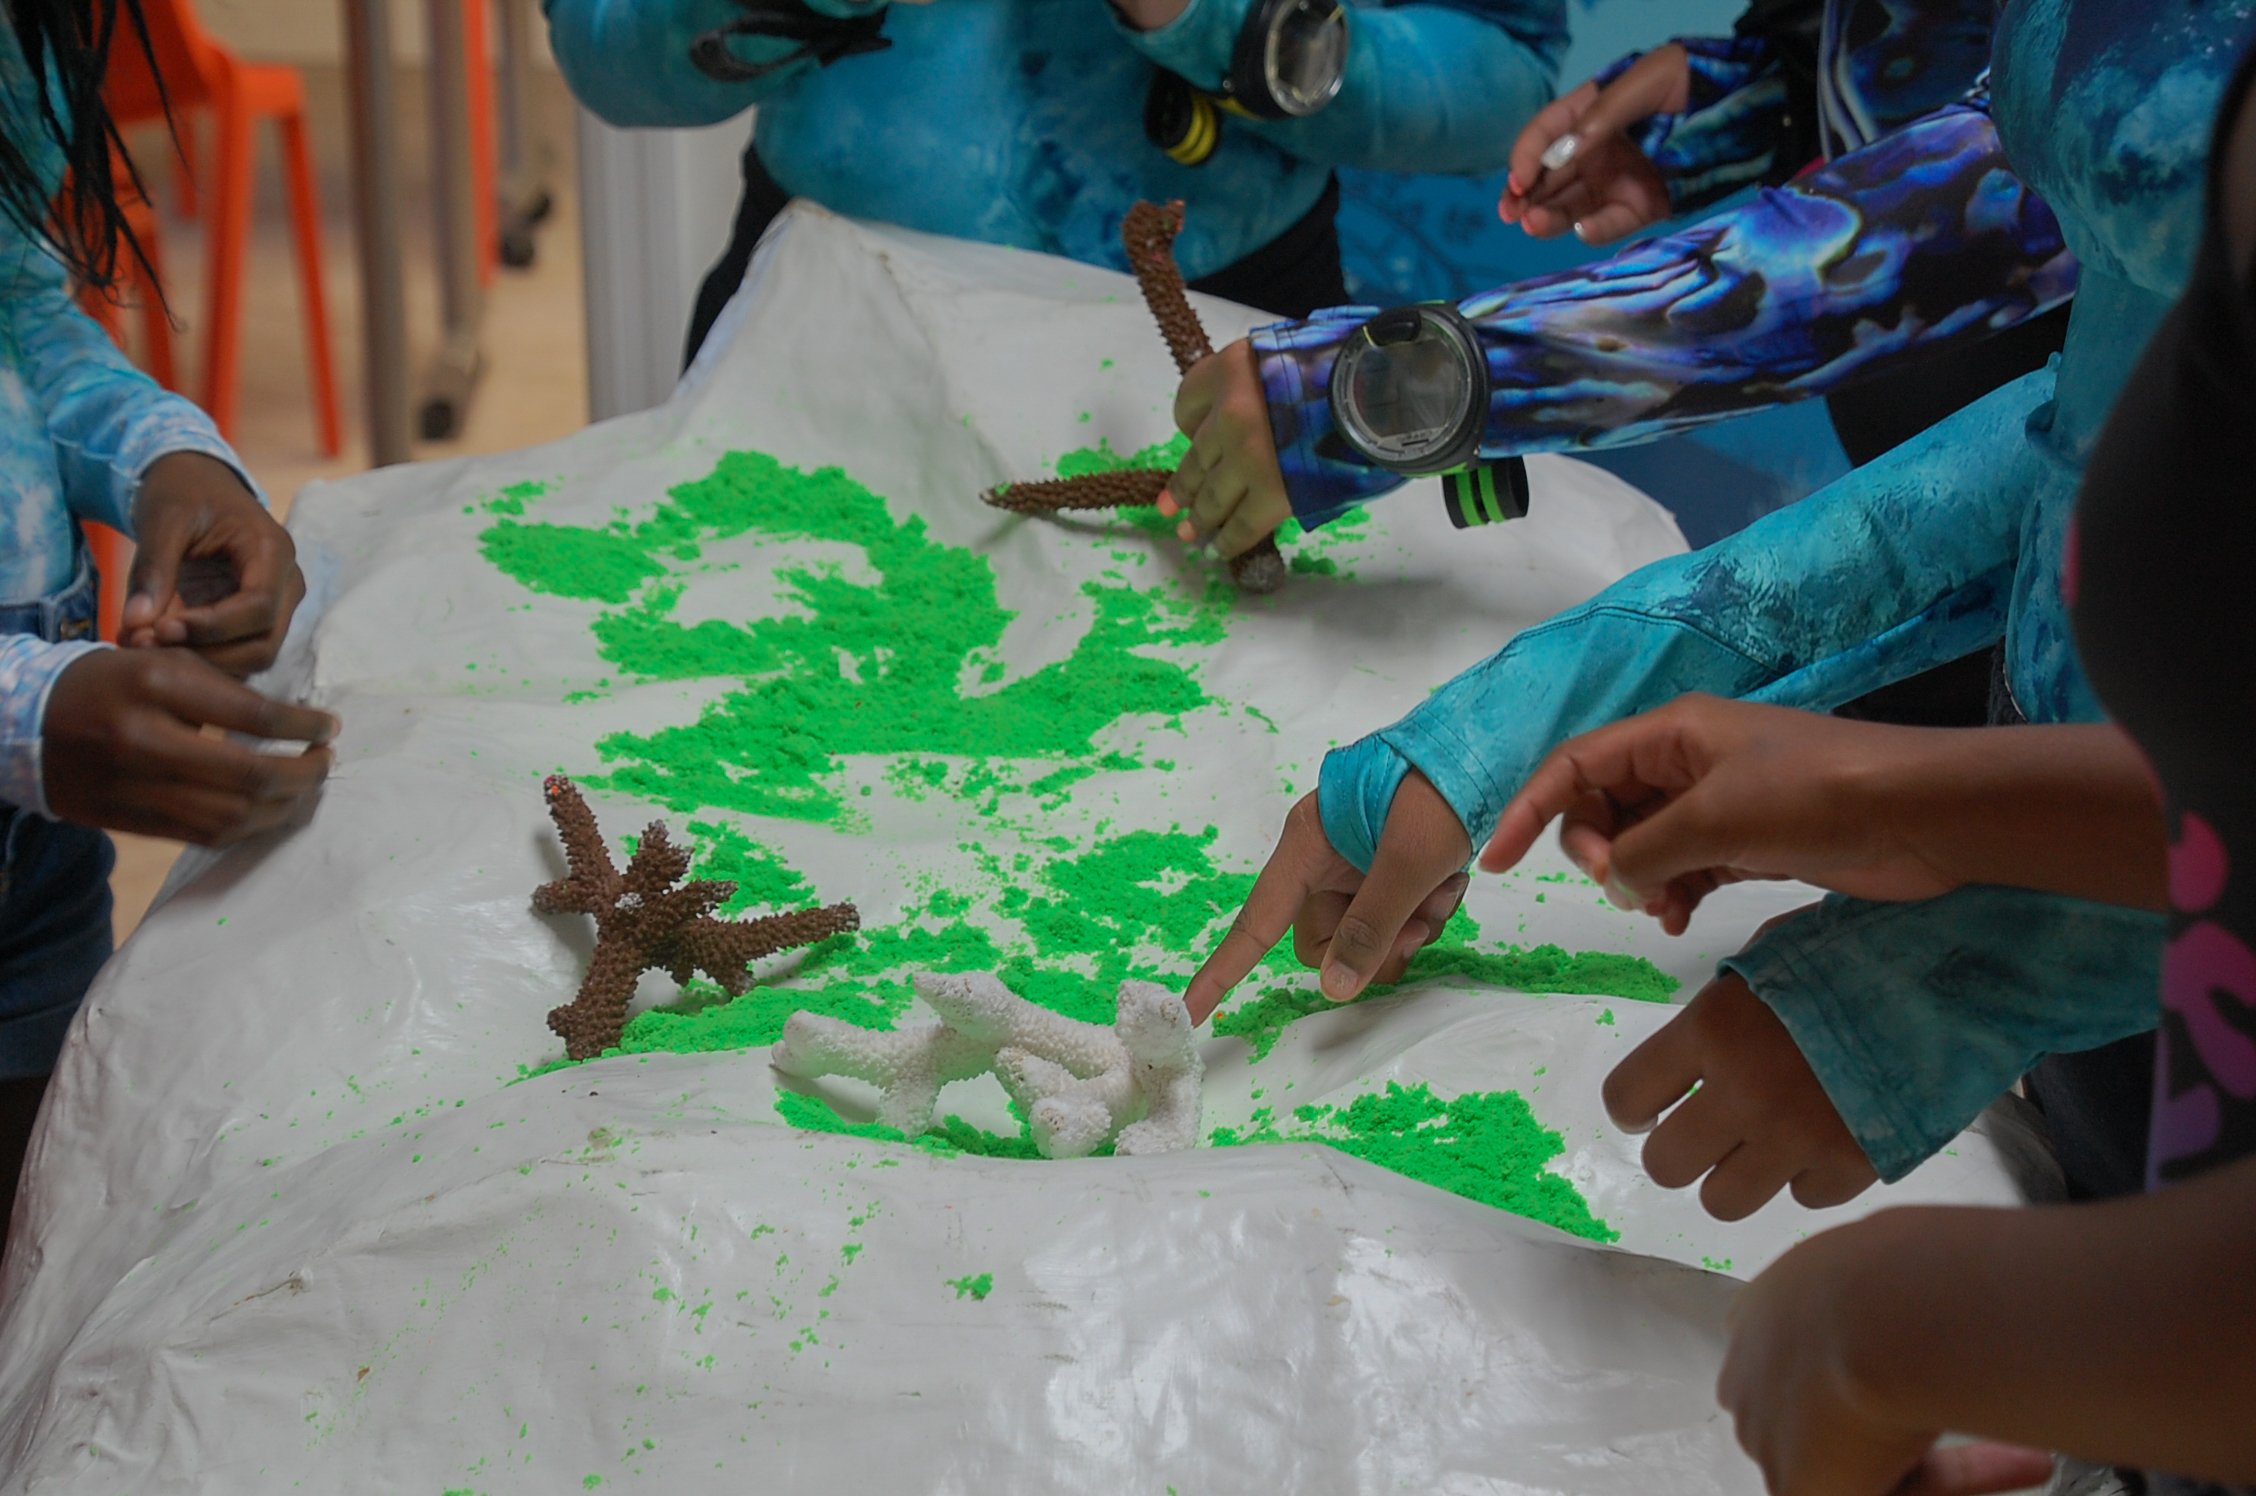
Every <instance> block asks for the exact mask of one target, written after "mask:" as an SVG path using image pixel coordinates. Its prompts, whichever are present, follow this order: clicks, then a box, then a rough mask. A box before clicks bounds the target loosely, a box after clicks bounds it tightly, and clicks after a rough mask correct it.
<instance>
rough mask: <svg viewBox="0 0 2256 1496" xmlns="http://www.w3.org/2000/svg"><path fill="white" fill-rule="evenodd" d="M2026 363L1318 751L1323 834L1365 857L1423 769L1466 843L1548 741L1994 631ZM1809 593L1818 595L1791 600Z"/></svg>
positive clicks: (1837, 681) (1814, 687)
mask: <svg viewBox="0 0 2256 1496" xmlns="http://www.w3.org/2000/svg"><path fill="white" fill-rule="evenodd" d="M2052 387H2053V377H2052V374H2051V372H2050V371H2049V370H2045V371H2039V372H2037V373H2034V374H2030V375H2027V376H2025V377H2024V378H2021V379H2018V380H2016V381H2014V382H2013V383H2011V384H2009V385H2006V386H2005V387H2003V388H2002V389H1999V390H1996V391H1993V392H1992V393H1991V394H1989V395H1987V396H1985V397H1984V398H1983V399H1981V400H1979V401H1976V402H1975V403H1974V404H1972V405H1970V406H1968V407H1967V408H1966V409H1964V410H1962V411H1960V412H1958V413H1957V414H1956V415H1954V416H1952V417H1950V418H1949V419H1948V420H1945V421H1942V422H1940V423H1938V424H1937V425H1936V426H1934V427H1933V428H1931V429H1930V430H1929V431H1927V432H1925V433H1923V434H1922V435H1920V436H1919V437H1916V438H1914V439H1913V440H1911V441H1909V442H1906V443H1905V444H1904V445H1902V446H1901V447H1898V448H1896V449H1895V450H1894V451H1893V452H1890V453H1888V454H1887V455H1886V456H1884V457H1882V458H1880V459H1879V460H1877V461H1875V462H1872V463H1869V464H1867V465H1866V466H1864V467H1861V468H1859V469H1857V470H1856V471H1855V472H1853V473H1850V474H1849V475H1848V476H1846V477H1844V478H1842V479H1840V480H1839V481H1837V482H1835V483H1833V484H1830V485H1828V486H1827V487H1826V488H1824V489H1822V490H1820V491H1819V492H1818V493H1816V494H1814V495H1812V496H1811V497H1809V498H1807V499H1804V500H1803V501H1802V502H1801V503H1799V504H1795V505H1792V506H1790V507H1788V508H1785V509H1781V510H1779V511H1777V512H1776V513H1774V514H1770V515H1766V516H1765V517H1763V518H1762V519H1760V520H1758V521H1756V522H1755V523H1754V524H1752V525H1750V526H1748V527H1747V528H1746V529H1745V530H1742V531H1740V532H1739V533H1738V534H1736V535H1732V536H1729V537H1727V538H1726V539H1724V540H1722V541H1719V542H1717V543H1716V544H1714V545H1712V546H1709V547H1707V548H1706V549H1704V550H1700V551H1694V552H1691V553H1689V554H1687V555H1682V556H1673V557H1670V558H1668V559H1666V560H1663V561H1658V562H1655V563H1653V564H1652V565H1650V566H1646V567H1642V568H1640V569H1639V570H1637V571H1635V572H1632V573H1631V574H1630V575H1629V576H1627V577H1624V578H1623V579H1622V580H1621V581H1619V582H1616V583H1615V584H1614V585H1613V586H1611V587H1608V588H1607V589H1605V590H1604V591H1603V592H1600V593H1599V594H1598V595H1597V596H1596V597H1593V598H1592V599H1591V600H1590V601H1588V602H1587V603H1584V604H1582V605H1581V606H1580V607H1577V608H1571V609H1569V610H1568V611H1566V612H1564V613H1561V614H1560V615H1558V616H1557V617H1556V618H1553V619H1551V620H1549V621H1548V622H1545V623H1541V624H1538V625H1536V626H1535V627H1533V628H1530V629H1527V630H1525V631H1523V632H1522V633H1520V634H1519V635H1518V636H1517V637H1515V638H1514V639H1513V640H1512V641H1511V642H1510V643H1508V644H1507V645H1505V646H1504V648H1503V649H1502V650H1500V651H1498V652H1497V653H1496V654H1494V655H1492V656H1490V657H1489V658H1488V659H1487V660H1485V661H1483V662H1482V663H1480V664H1478V665H1476V666H1474V667H1473V668H1472V669H1470V670H1468V671H1466V672H1465V673H1464V674H1462V675H1460V676H1458V677H1457V678H1456V679H1455V680H1453V681H1450V682H1449V683H1448V684H1447V685H1445V686H1443V687H1442V688H1441V689H1440V690H1439V691H1437V692H1435V693H1434V694H1433V695H1432V696H1430V697H1428V698H1427V699H1426V701H1425V702H1423V703H1422V704H1421V705H1420V706H1419V707H1418V708H1417V709H1416V710H1415V711H1413V712H1411V713H1410V714H1409V715H1408V716H1406V717H1404V718H1403V719H1402V720H1401V721H1399V722H1397V723H1395V724H1394V725H1393V726H1392V727H1389V728H1386V729H1385V730H1383V731H1381V732H1378V733H1376V734H1374V735H1372V736H1370V737H1368V738H1365V739H1363V740H1362V741H1361V742H1358V743H1355V744H1352V745H1350V746H1348V747H1346V748H1342V749H1340V750H1338V751H1336V752H1334V753H1332V754H1331V755H1330V756H1329V757H1328V758H1327V759H1326V760H1325V762H1324V771H1323V780H1322V806H1323V813H1324V829H1325V831H1326V833H1327V834H1328V835H1329V836H1330V838H1331V841H1332V845H1333V846H1335V847H1337V848H1338V849H1339V851H1340V853H1341V855H1343V856H1345V857H1346V858H1347V859H1348V860H1349V861H1351V862H1353V863H1355V864H1356V865H1357V866H1358V867H1366V868H1367V867H1369V866H1370V860H1371V857H1372V855H1373V854H1374V852H1375V851H1376V849H1377V846H1378V834H1379V829H1380V827H1381V826H1383V825H1384V824H1385V822H1386V816H1387V812H1388V810H1389V808H1390V807H1391V806H1392V804H1393V801H1394V792H1395V789H1396V787H1397V786H1398V785H1400V783H1401V782H1402V777H1403V775H1404V774H1405V773H1407V772H1408V771H1409V770H1410V769H1411V768H1416V769H1417V770H1418V771H1419V772H1420V773H1422V774H1424V775H1425V776H1426V778H1428V779H1429V780H1431V781H1433V784H1434V787H1435V788H1436V789H1437V790H1439V791H1440V792H1441V795H1442V798H1443V799H1445V800H1447V801H1448V802H1449V805H1450V807H1451V808H1452V809H1453V810H1455V811H1456V812H1457V816H1458V819H1459V820H1461V821H1462V822H1463V823H1464V825H1465V830H1466V832H1467V834H1468V835H1469V836H1470V837H1471V838H1472V841H1473V843H1474V845H1476V846H1478V845H1479V844H1480V843H1481V842H1482V841H1484V840H1486V838H1487V836H1488V834H1489V832H1490V831H1491V830H1492V829H1493V828H1494V827H1495V824H1496V820H1497V817H1498V816H1499V815H1501V814H1502V813H1503V809H1504V805H1505V803H1506V802H1507V801H1509V800H1510V799H1511V797H1512V796H1513V795H1514V794H1515V793H1516V792H1517V791H1518V790H1519V787H1520V785H1521V784H1522V783H1523V782H1524V781H1525V780H1526V778H1527V776H1528V775H1529V774H1530V773H1532V772H1533V771H1534V769H1535V767H1536V765H1537V764H1539V763H1541V762H1542V761H1543V758H1544V756H1545V755H1546V754H1548V753H1550V751H1551V750H1552V749H1553V748H1555V747H1557V746H1558V745H1559V744H1560V743H1562V742H1564V741H1565V740H1566V739H1568V738H1570V737H1573V736H1575V735H1576V734H1577V733H1582V732H1587V731H1589V730H1591V729H1592V728H1595V727H1599V726H1602V725H1604V724H1605V723H1608V722H1613V721H1617V720H1619V719H1621V718H1623V717H1628V716H1633V715H1635V714H1636V713H1638V712H1641V711H1646V710H1649V709H1651V708H1653V707H1656V706H1661V705H1664V704H1665V703H1667V702H1669V701H1672V700H1674V699H1675V698H1676V697H1678V696H1681V695H1683V694H1684V693H1686V692H1688V691H1707V692H1711V693H1713V694H1715V695H1718V696H1735V697H1737V696H1744V697H1751V698H1754V699H1757V700H1762V701H1771V702H1776V703H1778V704H1780V705H1784V706H1797V707H1808V708H1813V709H1817V710H1825V709H1828V708H1831V707H1834V706H1838V705H1840V704H1841V703H1842V702H1845V701H1850V700H1853V699H1855V698H1856V697H1858V696H1861V695H1863V694H1864V693H1865V692H1867V691H1869V690H1872V689H1874V688H1876V687H1878V686H1882V685H1886V684H1888V683H1889V682H1890V681H1894V680H1900V679H1902V678H1904V677H1905V676H1908V675H1912V674H1916V673H1917V672H1918V671H1921V670H1924V669H1926V668H1928V667H1929V666H1932V665H1939V664H1942V663H1944V662H1946V661H1949V660H1954V659H1958V658H1959V657H1961V656H1963V655H1966V654H1969V653H1972V652H1973V651H1975V650H1978V649H1981V648H1983V647H1984V646H1986V645H1989V644H1991V643H1994V642H1995V641H1996V640H1997V639H1999V638H2000V637H2001V636H2002V635H2003V633H2004V631H2005V619H2006V611H2007V607H2008V604H2009V600H2010V596H2011V590H2012V578H2013V570H2014V563H2015V558H2016V555H2017V552H2018V548H2019V541H2020V536H2021V526H2022V520H2023V517H2024V514H2025V512H2026V509H2027V504H2028V499H2027V495H2028V491H2029V489H2030V487H2031V485H2032V484H2033V483H2034V482H2035V481H2037V477H2038V475H2037V473H2036V472H2035V469H2036V467H2037V465H2038V464H2039V463H2040V461H2041V459H2040V458H2039V457H2038V456H2037V454H2036V452H2035V450H2034V449H2033V448H2032V446H2031V444H2030V443H2029V442H2028V440H2027V439H2026V436H2025V432H2024V428H2025V426H2026V425H2027V423H2028V421H2029V419H2030V417H2031V416H2032V415H2034V414H2036V413H2038V412H2039V411H2040V410H2042V409H2043V408H2044V407H2045V406H2046V404H2047V402H2048V401H2049V400H2050V399H2051V396H2052ZM1811 598H1824V599H1826V600H1827V604H1826V606H1823V607H1812V606H1810V605H1809V602H1808V600H1809V599H1811Z"/></svg>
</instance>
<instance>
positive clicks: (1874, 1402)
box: [1716, 1211, 2052, 1496]
mask: <svg viewBox="0 0 2256 1496" xmlns="http://www.w3.org/2000/svg"><path fill="white" fill-rule="evenodd" d="M1918 1229H1919V1217H1918V1215H1917V1214H1916V1213H1912V1212H1904V1211H1890V1212H1887V1213H1884V1214H1881V1215H1877V1216H1873V1217H1872V1218H1870V1219H1869V1220H1865V1221H1860V1222H1858V1223H1857V1224H1856V1225H1853V1226H1843V1227H1841V1228H1839V1229H1837V1230H1833V1231H1828V1232H1825V1233H1824V1234H1822V1235H1819V1236H1814V1237H1812V1238H1810V1239H1809V1240H1808V1241H1806V1242H1803V1243H1802V1244H1801V1245H1800V1246H1798V1247H1796V1248H1794V1249H1793V1250H1792V1251H1790V1252H1788V1253H1787V1254H1786V1255H1785V1256H1783V1257H1781V1258H1779V1259H1778V1261H1777V1262H1775V1263H1773V1264H1772V1265H1771V1267H1770V1268H1769V1270H1768V1271H1766V1272H1765V1273H1763V1275H1762V1276H1761V1277H1759V1278H1757V1279H1755V1281H1754V1282H1753V1283H1751V1284H1749V1285H1748V1287H1747V1289H1746V1291H1745V1292H1743V1293H1741V1294H1740V1295H1739V1299H1738V1302H1737V1303H1736V1304H1734V1305H1733V1306H1732V1310H1731V1349H1730V1351H1729V1353H1728V1354H1727V1355H1726V1356H1725V1358H1724V1363H1723V1375H1722V1377H1721V1378H1720V1379H1719V1380H1718V1382H1717V1384H1716V1395H1717V1396H1718V1398H1720V1399H1721V1401H1722V1403H1723V1407H1724V1411H1725V1412H1727V1413H1729V1414H1730V1415H1731V1416H1732V1419H1733V1421H1734V1422H1735V1423H1736V1424H1737V1426H1738V1433H1739V1444H1740V1447H1741V1448H1743V1449H1745V1450H1746V1451H1747V1453H1748V1454H1749V1455H1750V1456H1751V1457H1752V1458H1753V1459H1754V1461H1755V1463H1756V1464H1758V1465H1760V1466H1761V1467H1762V1472H1763V1483H1764V1484H1765V1485H1766V1486H1767V1487H1768V1488H1769V1490H1770V1492H1771V1496H1985V1493H1989V1492H1998V1491H2018V1490H2022V1489H2024V1488H2025V1487H2029V1486H2036V1485H2041V1484H2043V1483H2044V1482H2045V1481H2047V1480H2048V1479H2050V1478H2051V1475H2052V1456H2050V1455H2048V1454H2045V1453H2044V1452H2042V1451H2041V1450H2034V1449H2023V1448H2021V1447H2019V1446H2017V1445H2010V1444H1961V1445H1956V1446H1952V1447H1948V1448H1938V1447H1936V1444H1935V1440H1936V1438H1937V1436H1938V1434H1939V1432H1940V1431H1939V1430H1936V1429H1922V1428H1915V1427H1913V1428H1907V1427H1904V1426H1903V1425H1902V1424H1901V1423H1900V1422H1899V1421H1897V1420H1895V1419H1893V1418H1890V1417H1888V1416H1886V1415H1885V1411H1884V1409H1883V1408H1882V1407H1881V1406H1880V1399H1878V1398H1875V1397H1873V1396H1871V1395H1870V1394H1869V1392H1868V1391H1867V1389H1866V1388H1865V1387H1864V1386H1862V1385H1860V1384H1861V1382H1862V1381H1863V1378H1862V1377H1860V1375H1859V1367H1860V1362H1862V1361H1863V1360H1864V1359H1865V1358H1866V1357H1867V1356H1868V1355H1870V1354H1872V1352H1871V1351H1870V1350H1869V1349H1868V1348H1866V1347H1863V1346H1860V1345H1858V1344H1856V1343H1855V1342H1856V1341H1857V1340H1858V1336H1857V1335H1856V1333H1855V1331H1854V1330H1853V1329H1852V1328H1849V1327H1850V1326H1851V1325H1852V1324H1853V1322H1854V1321H1855V1320H1856V1318H1857V1317H1858V1311H1859V1310H1860V1309H1861V1310H1862V1311H1863V1312H1864V1313H1866V1314H1872V1313H1884V1312H1885V1310H1884V1308H1875V1307H1874V1306H1872V1305H1871V1303H1870V1298H1871V1295H1870V1292H1869V1291H1868V1290H1867V1289H1866V1288H1865V1286H1864V1285H1865V1284H1866V1282H1868V1281H1869V1278H1870V1276H1871V1274H1870V1272H1869V1269H1870V1268H1871V1267H1872V1266H1884V1265H1885V1263H1886V1261H1887V1259H1888V1257H1889V1256H1891V1255H1893V1254H1894V1253H1896V1252H1898V1251H1900V1250H1901V1249H1902V1248H1903V1246H1904V1245H1905V1244H1906V1233H1907V1232H1909V1233H1916V1232H1917V1230H1918ZM1898 1374H1899V1375H1901V1374H1903V1373H1901V1372H1899V1373H1898Z"/></svg>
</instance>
